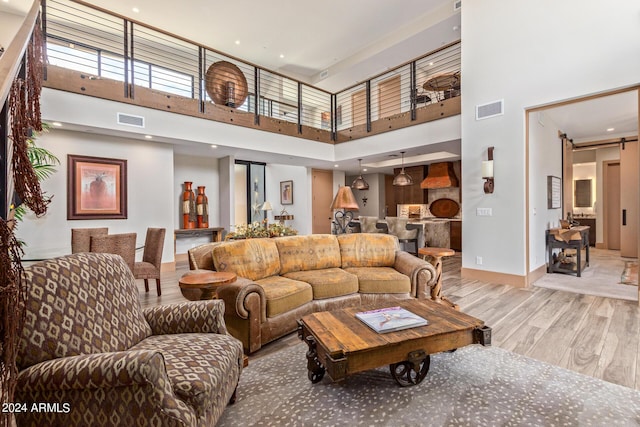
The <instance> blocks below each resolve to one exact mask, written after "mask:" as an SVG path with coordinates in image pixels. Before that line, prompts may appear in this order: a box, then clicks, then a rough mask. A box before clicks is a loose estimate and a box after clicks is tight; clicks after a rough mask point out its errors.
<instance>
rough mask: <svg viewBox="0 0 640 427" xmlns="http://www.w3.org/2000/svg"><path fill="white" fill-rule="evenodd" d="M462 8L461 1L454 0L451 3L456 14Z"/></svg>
mask: <svg viewBox="0 0 640 427" xmlns="http://www.w3.org/2000/svg"><path fill="white" fill-rule="evenodd" d="M461 8H462V0H454V1H453V11H454V12H457V11H459V10H460V9H461Z"/></svg>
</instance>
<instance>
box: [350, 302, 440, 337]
mask: <svg viewBox="0 0 640 427" xmlns="http://www.w3.org/2000/svg"><path fill="white" fill-rule="evenodd" d="M356 317H357V318H358V319H360V320H362V321H363V322H364V323H365V324H366V325H367V326H368V327H370V328H371V329H373V330H374V331H376V332H378V333H380V334H384V333H385V332H393V331H399V330H402V329H409V328H415V327H417V326H424V325H428V324H429V322H428V321H427V319H424V318H422V317H420V316H418V315H417V314H414V313H412V312H410V311H409V310H406V309H404V308H402V307H387V308H380V309H378V310H370V311H363V312H360V313H356Z"/></svg>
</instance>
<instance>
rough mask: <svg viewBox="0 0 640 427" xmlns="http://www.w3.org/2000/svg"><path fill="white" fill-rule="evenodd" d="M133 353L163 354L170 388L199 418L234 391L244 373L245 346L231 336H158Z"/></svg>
mask: <svg viewBox="0 0 640 427" xmlns="http://www.w3.org/2000/svg"><path fill="white" fill-rule="evenodd" d="M131 350H157V351H159V352H161V353H162V356H163V357H164V361H165V366H166V369H167V375H168V376H169V380H170V381H171V386H172V387H171V388H172V389H173V390H174V392H175V393H176V395H178V397H180V398H181V399H183V400H185V401H186V402H187V403H189V405H190V406H192V407H193V408H194V409H195V410H196V413H197V414H198V418H200V419H203V418H204V417H205V411H206V410H209V409H210V407H211V402H217V401H219V400H220V399H221V398H223V396H224V394H225V391H226V390H228V389H229V388H232V389H233V388H235V386H236V383H235V382H236V381H237V378H238V376H239V375H240V372H241V370H242V367H241V366H240V364H239V363H238V360H239V359H240V360H241V358H242V352H243V351H242V343H241V342H240V341H238V340H237V339H235V338H233V337H232V336H231V335H220V334H193V333H190V334H172V335H155V336H151V337H149V338H147V339H145V340H143V341H141V342H140V343H138V344H137V345H136V346H134V347H133V348H132V349H131ZM230 383H233V384H230ZM223 408H224V406H223Z"/></svg>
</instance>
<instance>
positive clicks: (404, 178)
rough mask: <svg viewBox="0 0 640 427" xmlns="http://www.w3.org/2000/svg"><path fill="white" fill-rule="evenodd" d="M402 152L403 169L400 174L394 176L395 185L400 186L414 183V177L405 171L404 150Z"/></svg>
mask: <svg viewBox="0 0 640 427" xmlns="http://www.w3.org/2000/svg"><path fill="white" fill-rule="evenodd" d="M400 154H402V170H401V171H400V173H399V174H398V175H396V176H395V177H393V185H396V186H398V187H404V186H406V185H413V178H411V175H408V174H407V173H406V172H405V171H404V151H401V152H400Z"/></svg>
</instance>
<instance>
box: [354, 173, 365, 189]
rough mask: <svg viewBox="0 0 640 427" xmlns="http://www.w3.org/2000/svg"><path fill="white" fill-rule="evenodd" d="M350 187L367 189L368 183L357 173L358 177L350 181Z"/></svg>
mask: <svg viewBox="0 0 640 427" xmlns="http://www.w3.org/2000/svg"><path fill="white" fill-rule="evenodd" d="M351 188H355V189H356V190H368V189H369V183H368V182H367V181H365V180H364V178H363V177H362V175H358V177H357V178H356V179H354V180H353V182H352V183H351Z"/></svg>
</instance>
